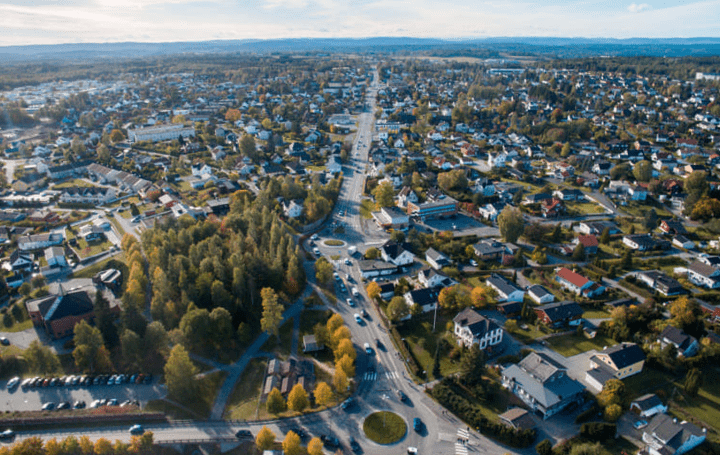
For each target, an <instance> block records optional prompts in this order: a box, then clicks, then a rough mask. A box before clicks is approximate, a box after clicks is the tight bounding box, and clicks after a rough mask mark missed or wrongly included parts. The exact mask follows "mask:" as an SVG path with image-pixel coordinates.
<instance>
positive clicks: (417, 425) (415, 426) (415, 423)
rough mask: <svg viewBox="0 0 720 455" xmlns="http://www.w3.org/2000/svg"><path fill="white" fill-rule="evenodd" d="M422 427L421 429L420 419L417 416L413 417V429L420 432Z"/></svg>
mask: <svg viewBox="0 0 720 455" xmlns="http://www.w3.org/2000/svg"><path fill="white" fill-rule="evenodd" d="M422 429H423V423H422V420H420V418H419V417H415V418H414V419H413V430H415V431H416V432H418V433H420V432H421V431H422Z"/></svg>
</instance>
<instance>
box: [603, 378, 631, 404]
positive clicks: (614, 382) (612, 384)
mask: <svg viewBox="0 0 720 455" xmlns="http://www.w3.org/2000/svg"><path fill="white" fill-rule="evenodd" d="M624 394H625V384H623V382H622V381H621V380H619V379H608V380H607V381H605V385H604V386H603V389H602V392H600V393H599V394H598V395H597V399H598V403H599V404H600V406H602V407H605V408H606V407H608V406H610V405H611V404H618V405H621V404H622V402H623V397H624Z"/></svg>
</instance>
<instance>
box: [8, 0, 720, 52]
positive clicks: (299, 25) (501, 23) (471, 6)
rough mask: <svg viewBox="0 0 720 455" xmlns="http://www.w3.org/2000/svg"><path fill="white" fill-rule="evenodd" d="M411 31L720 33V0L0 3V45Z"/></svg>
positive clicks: (436, 34) (453, 34)
mask: <svg viewBox="0 0 720 455" xmlns="http://www.w3.org/2000/svg"><path fill="white" fill-rule="evenodd" d="M374 36H408V37H422V38H483V37H498V36H504V37H506V36H543V37H585V38H600V37H602V38H638V37H640V38H688V37H716V38H717V37H720V0H699V1H693V0H687V1H683V0H667V1H661V0H636V1H618V0H588V1H584V0H490V1H477V0H412V1H410V0H234V1H233V0H0V46H5V45H26V44H59V43H98V42H125V41H138V42H169V41H206V40H218V39H273V38H317V37H322V38H333V37H338V38H360V37H374Z"/></svg>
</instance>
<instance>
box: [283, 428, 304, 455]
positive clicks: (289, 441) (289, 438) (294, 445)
mask: <svg viewBox="0 0 720 455" xmlns="http://www.w3.org/2000/svg"><path fill="white" fill-rule="evenodd" d="M282 448H283V452H284V453H285V455H301V454H302V453H303V452H304V450H303V448H302V447H300V436H298V435H297V434H296V433H295V432H294V431H288V432H287V434H286V435H285V439H283V442H282Z"/></svg>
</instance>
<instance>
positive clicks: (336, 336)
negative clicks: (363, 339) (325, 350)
mask: <svg viewBox="0 0 720 455" xmlns="http://www.w3.org/2000/svg"><path fill="white" fill-rule="evenodd" d="M351 336H352V335H351V333H350V329H349V328H347V326H342V327H338V328H337V330H335V331H334V332H333V333H332V335H330V344H329V346H330V347H331V348H332V349H333V350H335V349H336V348H337V347H338V346H339V345H340V343H341V342H342V341H343V340H349V339H350V338H351Z"/></svg>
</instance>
